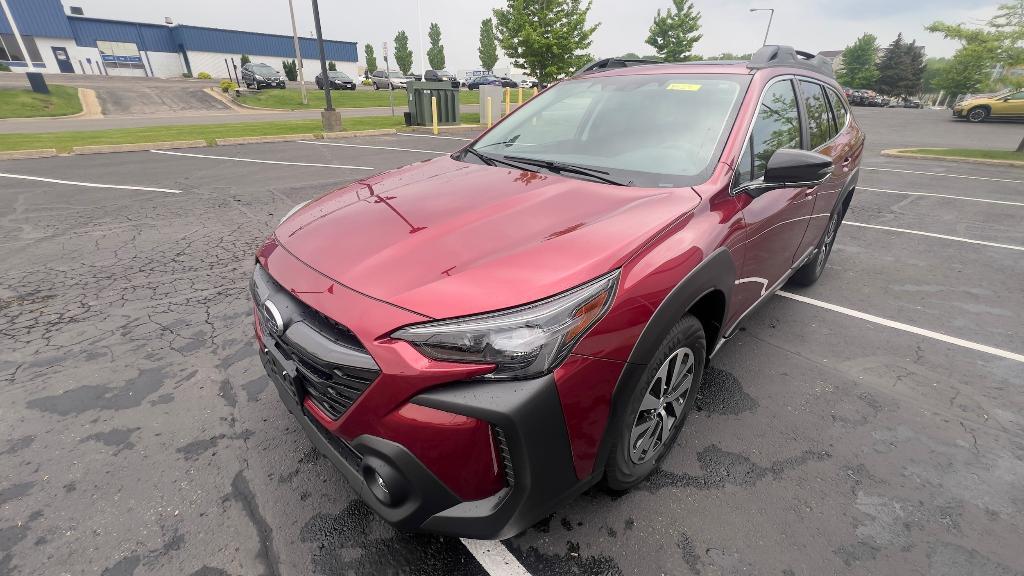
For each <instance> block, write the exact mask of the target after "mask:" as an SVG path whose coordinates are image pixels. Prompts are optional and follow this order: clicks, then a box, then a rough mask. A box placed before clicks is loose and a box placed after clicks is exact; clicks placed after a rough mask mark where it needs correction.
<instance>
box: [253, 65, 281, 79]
mask: <svg viewBox="0 0 1024 576" xmlns="http://www.w3.org/2000/svg"><path fill="white" fill-rule="evenodd" d="M252 71H253V72H255V73H257V74H259V75H260V76H277V75H278V71H277V70H274V69H273V68H271V67H270V66H267V65H266V64H253V65H252Z"/></svg>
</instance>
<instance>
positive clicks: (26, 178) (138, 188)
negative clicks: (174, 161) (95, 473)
mask: <svg viewBox="0 0 1024 576" xmlns="http://www.w3.org/2000/svg"><path fill="white" fill-rule="evenodd" d="M0 176H2V177H4V178H18V179H21V180H36V181H39V182H50V183H53V184H67V185H69V186H86V187H88V188H116V189H118V190H142V191H144V192H167V193H169V194H181V190H168V189H166V188H146V187H144V186H120V185H118V184H96V183H94V182H74V181H72V180H56V179H54V178H40V177H39V176H24V175H22V174H6V173H3V172H0Z"/></svg>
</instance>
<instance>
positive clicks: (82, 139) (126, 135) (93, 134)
mask: <svg viewBox="0 0 1024 576" xmlns="http://www.w3.org/2000/svg"><path fill="white" fill-rule="evenodd" d="M462 122H463V123H465V124H476V123H478V122H480V115H479V114H463V115H462ZM342 126H343V127H344V128H345V130H346V131H349V130H374V129H379V128H402V127H404V126H405V123H404V122H403V120H402V117H401V116H396V117H394V118H392V117H391V116H365V117H361V118H344V119H342ZM321 127H322V124H321V123H320V120H283V121H276V122H237V123H234V124H192V125H182V126H152V127H148V128H122V129H118V130H95V131H87V132H47V133H20V134H0V151H10V150H35V149H39V148H56V149H57V152H60V153H67V152H70V151H71V149H72V148H73V147H75V146H94V145H100V144H138V143H142V142H171V141H175V140H206V142H207V143H208V144H210V145H213V143H214V142H213V141H214V140H215V139H217V138H238V137H242V136H278V135H282V134H310V133H312V134H316V135H319V134H320V133H321Z"/></svg>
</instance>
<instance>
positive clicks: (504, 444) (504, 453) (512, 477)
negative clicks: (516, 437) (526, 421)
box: [494, 427, 516, 488]
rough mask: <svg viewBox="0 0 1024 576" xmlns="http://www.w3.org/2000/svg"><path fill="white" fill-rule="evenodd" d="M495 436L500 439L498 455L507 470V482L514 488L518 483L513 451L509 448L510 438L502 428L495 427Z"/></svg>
mask: <svg viewBox="0 0 1024 576" xmlns="http://www.w3.org/2000/svg"><path fill="white" fill-rule="evenodd" d="M494 437H495V438H496V439H497V441H498V456H500V457H501V465H502V467H503V468H504V470H505V483H506V484H507V485H508V487H509V488H512V487H513V486H515V485H516V473H515V470H513V468H512V451H511V450H509V448H508V440H506V439H505V432H503V431H502V430H501V428H498V427H495V428H494Z"/></svg>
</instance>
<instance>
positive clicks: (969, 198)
mask: <svg viewBox="0 0 1024 576" xmlns="http://www.w3.org/2000/svg"><path fill="white" fill-rule="evenodd" d="M857 190H870V191H871V192H888V193H889V194H908V195H911V196H935V197H938V198H953V199H955V200H973V201H975V202H989V203H991V204H1008V205H1010V206H1024V202H1010V201H1008V200H988V199H986V198H971V197H969V196H951V195H949V194H934V193H931V192H904V191H902V190H885V189H883V188H868V187H867V186H857Z"/></svg>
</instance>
